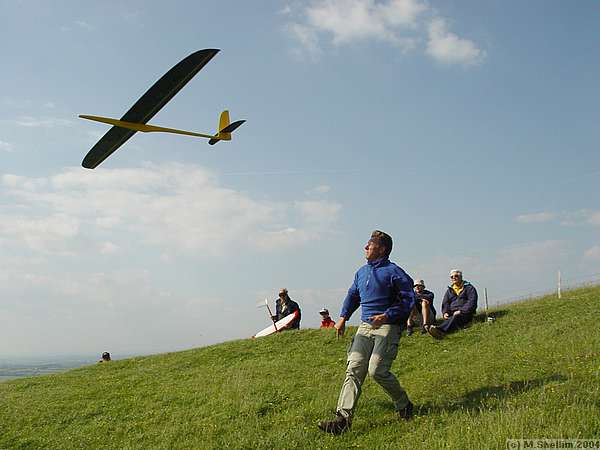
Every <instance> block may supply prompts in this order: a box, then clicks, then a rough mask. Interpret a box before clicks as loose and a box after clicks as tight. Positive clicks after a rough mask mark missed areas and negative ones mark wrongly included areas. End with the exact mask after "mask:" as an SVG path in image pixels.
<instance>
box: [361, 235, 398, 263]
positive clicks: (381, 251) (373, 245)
mask: <svg viewBox="0 0 600 450" xmlns="http://www.w3.org/2000/svg"><path fill="white" fill-rule="evenodd" d="M391 252H392V237H391V236H390V235H389V234H387V233H384V232H383V231H379V230H375V231H373V232H372V233H371V239H369V241H368V242H367V245H366V246H365V257H366V258H367V261H375V260H376V259H379V258H383V257H384V256H385V257H388V256H390V253H391Z"/></svg>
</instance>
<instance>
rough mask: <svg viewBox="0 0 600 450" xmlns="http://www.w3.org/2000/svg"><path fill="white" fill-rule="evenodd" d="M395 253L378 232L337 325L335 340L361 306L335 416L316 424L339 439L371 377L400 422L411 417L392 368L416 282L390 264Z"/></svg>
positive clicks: (382, 233)
mask: <svg viewBox="0 0 600 450" xmlns="http://www.w3.org/2000/svg"><path fill="white" fill-rule="evenodd" d="M391 251H392V238H391V237H390V236H389V235H388V234H386V233H384V232H382V231H378V230H376V231H374V232H373V233H372V234H371V239H369V241H368V242H367V245H366V246H365V256H366V259H367V264H365V265H364V266H362V267H361V268H360V269H358V272H356V275H355V276H354V282H353V283H352V286H350V289H349V290H348V295H346V298H345V300H344V304H343V306H342V312H341V313H340V319H339V320H338V322H337V323H336V324H335V330H336V336H342V335H343V334H344V331H345V329H346V321H347V320H348V319H350V316H351V315H352V313H353V312H354V311H356V310H357V309H358V307H359V306H360V307H361V322H362V323H361V325H360V326H359V327H358V331H357V332H356V335H354V337H353V339H352V344H351V345H350V349H349V351H348V364H347V366H346V378H345V380H344V383H343V385H342V390H341V392H340V396H339V400H338V404H337V409H336V417H335V418H334V419H333V420H324V421H321V422H319V424H318V426H319V428H320V429H321V430H323V431H325V432H327V433H332V434H340V433H343V432H344V431H347V430H349V429H350V426H351V424H352V415H353V413H354V409H355V408H356V403H357V401H358V398H359V397H360V393H361V386H362V384H363V381H364V380H365V377H366V376H367V373H368V374H369V375H370V376H371V377H372V378H373V379H374V380H375V381H376V382H377V383H379V385H380V386H381V387H382V388H383V389H384V390H385V392H386V393H387V394H388V395H389V396H390V398H391V399H392V401H393V402H394V406H395V408H396V411H398V414H399V415H400V417H401V418H403V419H410V418H411V417H412V414H413V404H412V403H411V401H410V400H409V399H408V396H407V395H406V392H405V391H404V389H402V387H401V386H400V383H398V379H397V378H396V377H395V376H394V375H393V374H392V373H391V372H390V367H391V366H392V363H393V362H394V360H395V359H396V355H397V354H398V342H399V340H400V334H401V332H402V325H403V324H404V323H406V320H407V318H408V314H409V313H410V311H411V309H412V307H413V304H414V293H413V280H412V278H411V277H410V276H409V275H408V274H407V273H406V272H404V270H402V269H401V268H400V267H398V266H397V265H396V264H394V263H393V262H391V261H390V260H389V255H390V252H391Z"/></svg>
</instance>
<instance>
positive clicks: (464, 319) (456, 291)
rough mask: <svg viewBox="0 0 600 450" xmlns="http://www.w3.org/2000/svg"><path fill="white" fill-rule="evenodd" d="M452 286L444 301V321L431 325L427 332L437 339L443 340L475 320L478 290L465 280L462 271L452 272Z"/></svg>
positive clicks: (449, 287)
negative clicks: (447, 335) (447, 334)
mask: <svg viewBox="0 0 600 450" xmlns="http://www.w3.org/2000/svg"><path fill="white" fill-rule="evenodd" d="M450 280H451V281H452V284H451V285H450V286H448V290H447V291H446V294H445V295H444V299H443V300H442V317H443V319H444V321H443V322H442V323H441V324H440V325H438V326H437V327H436V326H435V325H431V326H430V327H429V328H428V329H427V331H428V332H429V334H430V335H431V336H433V337H434V338H436V339H443V338H444V336H445V335H446V333H449V332H451V331H454V330H456V329H458V328H459V327H463V326H464V325H466V324H468V323H469V322H471V321H472V320H473V316H474V315H475V311H476V310H477V290H476V289H475V286H473V285H472V284H471V283H469V282H468V281H465V280H463V274H462V272H461V271H460V270H452V271H451V272H450Z"/></svg>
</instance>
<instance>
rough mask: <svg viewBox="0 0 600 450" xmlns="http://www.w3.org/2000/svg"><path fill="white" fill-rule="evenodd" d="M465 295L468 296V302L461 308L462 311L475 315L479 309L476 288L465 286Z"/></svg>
mask: <svg viewBox="0 0 600 450" xmlns="http://www.w3.org/2000/svg"><path fill="white" fill-rule="evenodd" d="M465 295H466V296H467V301H466V302H465V304H464V305H463V306H462V307H461V308H460V311H461V312H462V313H463V314H474V313H475V310H476V309H477V290H476V289H475V286H473V285H470V286H465Z"/></svg>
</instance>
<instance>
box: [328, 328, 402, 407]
mask: <svg viewBox="0 0 600 450" xmlns="http://www.w3.org/2000/svg"><path fill="white" fill-rule="evenodd" d="M401 331H402V329H401V328H400V326H399V325H381V326H380V327H378V328H374V327H373V326H371V325H370V324H368V323H365V322H363V323H362V324H361V325H360V327H358V331H357V332H356V334H355V335H354V337H353V338H352V343H351V344H350V347H349V349H348V364H347V366H346V379H345V380H344V384H343V385H342V390H341V392H340V398H339V399H338V404H337V412H338V413H339V414H341V415H342V416H344V417H346V418H350V417H352V414H353V413H354V409H355V408H356V403H357V402H358V398H359V397H360V393H361V386H362V384H363V381H364V380H365V377H366V376H367V373H368V374H369V375H370V376H371V377H372V378H373V379H374V380H375V381H376V382H377V383H379V385H380V386H381V387H382V388H383V389H384V390H385V392H386V393H387V394H388V395H389V396H390V398H391V399H392V401H393V402H394V405H395V407H396V410H400V409H402V408H404V407H405V406H406V405H407V404H408V397H407V395H406V392H405V391H404V389H402V387H401V386H400V383H399V382H398V379H397V378H396V377H395V376H394V375H393V374H392V373H391V372H390V367H391V366H392V363H393V362H394V359H396V355H397V354H398V342H399V341H400V334H401Z"/></svg>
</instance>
